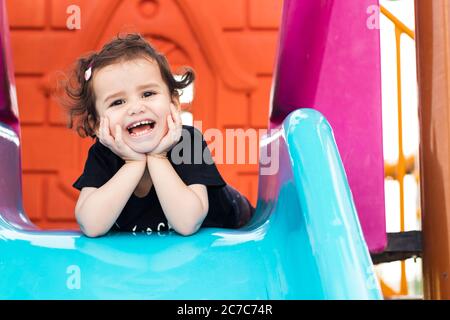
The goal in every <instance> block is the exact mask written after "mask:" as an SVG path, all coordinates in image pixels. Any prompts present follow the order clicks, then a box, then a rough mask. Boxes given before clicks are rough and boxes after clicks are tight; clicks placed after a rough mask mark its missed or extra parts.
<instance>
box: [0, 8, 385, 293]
mask: <svg viewBox="0 0 450 320" xmlns="http://www.w3.org/2000/svg"><path fill="white" fill-rule="evenodd" d="M315 3H316V1H295V0H286V1H285V3H284V9H283V10H284V13H283V23H282V27H281V30H280V35H281V36H280V39H281V40H280V49H279V57H278V59H279V60H278V62H279V63H278V69H277V70H278V71H277V76H276V85H275V87H274V90H275V93H274V97H275V98H274V103H273V109H272V117H271V127H272V128H275V127H277V128H279V129H280V130H278V131H277V132H274V133H272V134H270V135H269V136H267V137H265V138H264V139H263V140H262V141H261V153H262V154H267V153H272V152H274V150H278V151H279V157H278V159H279V170H278V171H277V172H275V173H274V174H262V172H263V169H264V164H262V163H261V167H260V176H259V189H258V202H257V210H256V213H255V216H254V217H253V218H252V220H251V221H250V222H249V223H248V224H247V225H246V226H245V227H243V228H241V229H239V230H228V229H217V228H208V229H202V230H200V231H199V232H198V233H197V234H195V235H193V236H191V237H182V236H179V235H177V234H175V233H159V234H157V233H153V234H151V235H146V234H136V235H133V234H124V233H110V234H108V235H107V236H105V237H102V238H97V239H91V238H87V237H85V236H83V235H81V234H80V233H78V232H67V231H44V230H39V229H38V228H37V227H36V226H34V225H33V224H32V223H31V222H30V221H29V219H28V218H27V216H26V213H25V212H24V210H23V205H22V196H21V164H20V146H21V139H20V121H19V116H18V112H17V102H16V99H15V89H14V78H13V72H12V68H11V66H12V64H11V56H10V52H9V37H8V24H7V20H6V11H5V3H4V1H0V17H2V25H1V30H0V31H1V32H0V36H1V42H0V44H1V51H0V52H1V59H0V75H1V78H0V177H1V181H0V274H1V275H2V277H1V278H0V298H3V299H11V298H21V299H36V298H41V299H42V298H45V299H95V298H104V299H150V298H155V299H302V298H303V299H379V298H381V294H380V290H379V287H378V282H377V280H376V277H375V274H374V271H373V266H372V262H371V259H370V255H369V250H368V247H367V245H366V242H365V240H364V236H363V233H362V229H361V227H360V224H359V220H358V215H357V210H356V208H355V205H354V202H353V198H352V192H351V191H350V188H349V185H348V182H347V177H346V173H345V171H344V167H343V164H342V162H341V156H340V154H339V151H338V148H337V146H336V142H335V139H334V136H333V131H332V130H331V127H330V125H329V123H328V121H327V120H326V119H325V117H324V116H323V115H322V114H321V113H320V112H318V111H316V110H313V109H309V108H308V109H298V108H300V107H311V105H310V103H312V102H314V103H316V104H317V105H318V104H319V101H320V99H318V98H317V97H319V96H320V95H319V92H320V91H315V92H311V91H309V89H308V90H306V89H305V90H306V93H308V94H309V95H310V96H311V97H316V99H315V100H314V99H312V100H305V101H306V102H307V103H306V104H305V105H299V104H301V103H303V100H302V99H296V100H292V101H291V100H289V99H290V96H289V94H288V93H289V92H292V91H291V90H290V89H289V90H287V91H283V90H282V88H283V86H284V85H285V81H288V80H289V79H288V78H287V77H286V71H287V70H289V68H290V70H291V72H293V71H295V72H296V73H297V74H299V73H298V72H299V71H300V70H301V66H299V65H296V59H292V57H293V56H292V55H293V54H296V53H298V51H297V50H298V49H303V50H304V53H305V55H303V56H302V57H303V58H307V56H308V55H309V54H311V52H310V51H308V50H307V48H306V47H305V48H298V47H295V46H291V44H293V43H294V42H296V41H294V40H296V39H297V36H298V34H297V33H296V32H295V31H302V29H299V24H298V21H303V20H300V19H299V18H302V17H303V16H304V15H305V14H306V13H305V10H306V12H317V13H318V15H319V16H320V19H319V20H320V21H322V22H324V25H325V26H326V28H325V29H326V30H325V29H321V28H319V33H320V32H321V33H322V36H323V37H325V36H328V37H329V36H330V33H329V32H330V31H331V30H332V25H333V21H336V20H334V19H333V18H332V17H333V16H334V15H335V14H338V13H339V12H340V10H342V9H343V7H340V5H339V4H338V3H339V2H336V3H335V4H334V5H327V6H325V7H324V8H319V7H317V5H316V4H315ZM330 3H332V2H330ZM354 7H355V6H354ZM356 7H358V6H356ZM322 10H323V11H322ZM335 10H336V11H335ZM355 10H356V9H355ZM309 19H310V18H308V20H309ZM311 20H314V19H311ZM291 27H292V29H291ZM327 28H328V29H327ZM321 39H322V40H323V39H325V38H321ZM372 39H375V40H376V36H374V38H372ZM310 44H311V43H310ZM306 45H308V43H306V44H305V46H306ZM314 50H316V51H314ZM314 50H313V51H312V52H317V53H318V54H322V55H323V57H322V59H323V62H325V61H327V58H326V57H328V56H327V54H326V50H325V47H324V46H323V43H322V44H320V45H318V47H317V48H315V49H314ZM372 53H373V52H372ZM360 54H366V52H361V53H360ZM319 62H320V61H319V60H317V61H316V64H311V68H312V69H311V70H310V73H309V74H313V73H314V71H315V69H314V68H316V67H318V65H317V64H318V63H319ZM325 65H326V64H325ZM299 67H300V68H299ZM360 67H366V66H365V65H364V66H360ZM322 70H325V69H322ZM341 71H342V72H343V70H341ZM374 74H376V72H374ZM307 76H308V73H307V74H306V75H305V78H303V81H304V82H303V83H306V81H307V80H308V79H307ZM348 79H350V76H349V77H348ZM316 80H318V79H316ZM338 84H339V83H336V85H337V86H338ZM321 85H323V84H321V82H320V81H319V83H315V84H312V85H311V86H312V87H311V88H316V89H317V88H321ZM338 87H339V86H338ZM373 89H374V91H377V90H378V89H379V87H378V88H377V87H376V86H375V87H374V88H373ZM285 95H286V96H285ZM285 97H286V99H284V98H285ZM373 99H374V100H373V101H372V102H376V101H377V99H378V98H377V97H376V96H375V98H373ZM280 101H281V102H280ZM342 101H344V103H345V102H350V101H347V100H346V97H344V98H343V100H342ZM331 102H332V100H328V103H326V105H328V106H329V108H332V104H331ZM371 105H372V104H371ZM373 106H375V103H374V104H373ZM339 107H341V105H339ZM349 108H350V105H349ZM374 108H375V107H374ZM354 112H357V110H354ZM378 125H379V123H378V122H377V123H376V124H375V127H376V129H377V128H378V127H377V126H378ZM336 126H337V127H340V128H341V129H340V130H344V128H345V126H343V125H342V126H339V125H338V123H337V124H336ZM355 127H359V128H361V126H360V125H355ZM369 136H370V135H369ZM344 137H345V136H344ZM372 138H374V139H375V140H376V139H378V138H380V136H379V135H378V132H377V133H375V134H374V137H372ZM365 142H367V141H365ZM344 145H345V144H344ZM343 148H344V147H343ZM344 149H345V148H344ZM341 152H342V151H341ZM367 152H369V153H370V150H367ZM350 153H351V152H350ZM375 155H380V153H379V150H378V151H377V150H375ZM349 156H350V155H348V154H346V158H347V157H349ZM381 161H382V159H381ZM344 162H345V161H344ZM347 171H348V169H347ZM376 177H378V173H377V174H376ZM381 195H382V193H381ZM382 244H383V241H382V240H381V242H376V245H375V247H377V248H381V246H382Z"/></svg>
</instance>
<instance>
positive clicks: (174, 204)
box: [147, 155, 208, 236]
mask: <svg viewBox="0 0 450 320" xmlns="http://www.w3.org/2000/svg"><path fill="white" fill-rule="evenodd" d="M147 166H148V171H149V173H150V176H151V177H152V181H153V186H154V188H155V191H156V194H157V195H158V199H159V202H160V203H161V207H162V209H163V211H164V214H165V216H166V218H167V221H168V222H169V224H170V225H171V226H172V227H173V228H174V229H175V231H177V232H178V233H180V234H182V235H184V236H188V235H191V234H193V233H195V232H197V230H198V229H199V228H200V226H201V224H202V222H203V220H204V219H205V217H206V214H207V213H208V193H207V191H206V187H205V186H204V185H200V184H196V185H191V186H186V184H185V183H184V182H183V180H181V178H180V177H179V176H178V174H177V173H176V171H175V170H174V168H173V167H172V165H171V164H170V162H169V160H167V159H164V158H159V157H154V156H152V155H148V156H147Z"/></svg>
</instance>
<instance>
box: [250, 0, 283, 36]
mask: <svg viewBox="0 0 450 320" xmlns="http://www.w3.org/2000/svg"><path fill="white" fill-rule="evenodd" d="M249 2H250V6H249V7H250V19H249V20H250V27H252V28H267V29H277V28H278V25H279V24H280V21H281V11H282V6H283V0H249Z"/></svg>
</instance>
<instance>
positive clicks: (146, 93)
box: [143, 91, 155, 98]
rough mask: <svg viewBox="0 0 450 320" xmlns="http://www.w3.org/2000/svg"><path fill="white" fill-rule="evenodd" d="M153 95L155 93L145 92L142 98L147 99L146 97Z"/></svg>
mask: <svg viewBox="0 0 450 320" xmlns="http://www.w3.org/2000/svg"><path fill="white" fill-rule="evenodd" d="M154 94H155V93H154V92H152V91H145V92H144V94H143V96H144V98H147V97H150V96H152V95H154Z"/></svg>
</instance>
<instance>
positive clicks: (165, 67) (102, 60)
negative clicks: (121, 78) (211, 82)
mask: <svg viewBox="0 0 450 320" xmlns="http://www.w3.org/2000/svg"><path fill="white" fill-rule="evenodd" d="M139 57H149V58H151V59H152V60H154V61H156V62H157V63H158V66H159V70H160V71H161V76H162V79H163V81H164V82H165V83H166V85H167V87H168V89H169V93H170V95H171V98H172V100H173V99H175V98H178V97H179V91H178V90H181V89H184V88H186V87H187V86H188V85H189V84H191V83H192V82H193V81H194V80H195V74H194V71H193V70H192V69H191V68H188V67H185V72H184V74H183V75H182V77H181V79H180V80H176V79H175V77H174V75H173V74H172V72H171V70H170V66H169V63H168V62H167V59H166V57H165V56H164V55H163V54H161V53H159V52H158V51H156V50H155V48H153V47H152V46H151V45H150V44H149V43H148V42H147V41H146V40H145V39H144V38H143V37H142V36H141V35H140V34H138V33H127V34H124V35H120V34H119V35H117V36H116V37H115V38H114V39H112V40H111V41H110V42H108V43H106V44H105V45H104V46H103V48H102V49H101V50H100V51H99V52H98V53H97V52H91V53H89V54H88V55H86V56H82V57H80V58H79V59H78V60H77V61H76V62H75V65H74V67H73V69H72V70H71V72H70V74H69V77H68V78H66V79H65V80H64V81H63V83H62V87H63V88H64V91H65V94H66V95H65V99H61V104H62V105H63V106H64V107H65V108H66V111H67V113H68V115H69V118H68V123H67V127H68V128H70V129H72V128H74V127H75V130H76V131H77V133H78V134H79V135H80V136H81V137H83V138H84V137H87V136H90V137H92V138H95V136H96V134H95V127H96V125H97V122H98V115H97V112H96V109H95V93H94V90H93V87H92V80H91V81H89V80H88V81H86V80H85V78H84V75H85V71H86V70H87V69H88V68H89V67H90V66H91V67H92V72H95V70H99V69H101V68H103V67H105V66H108V65H111V64H114V63H117V62H124V61H129V60H133V59H136V58H139Z"/></svg>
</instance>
